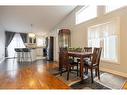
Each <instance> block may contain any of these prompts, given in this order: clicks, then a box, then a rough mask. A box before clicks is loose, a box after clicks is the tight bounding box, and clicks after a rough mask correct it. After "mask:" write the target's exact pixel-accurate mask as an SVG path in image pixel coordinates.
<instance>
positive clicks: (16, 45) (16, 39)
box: [7, 33, 25, 58]
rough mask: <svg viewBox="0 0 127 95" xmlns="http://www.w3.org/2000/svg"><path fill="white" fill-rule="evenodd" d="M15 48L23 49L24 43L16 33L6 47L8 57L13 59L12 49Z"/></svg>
mask: <svg viewBox="0 0 127 95" xmlns="http://www.w3.org/2000/svg"><path fill="white" fill-rule="evenodd" d="M15 48H25V45H24V42H23V40H22V38H21V36H20V34H19V33H16V34H15V35H14V37H13V39H12V41H11V43H10V44H9V46H8V48H7V49H8V57H9V58H13V57H14V53H15V51H14V49H15Z"/></svg>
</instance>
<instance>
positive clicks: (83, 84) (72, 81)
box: [56, 71, 109, 90]
mask: <svg viewBox="0 0 127 95" xmlns="http://www.w3.org/2000/svg"><path fill="white" fill-rule="evenodd" d="M56 77H57V78H58V79H59V80H61V81H63V82H64V83H65V84H67V85H68V86H70V87H71V88H72V89H82V90H83V89H84V90H89V89H109V88H107V87H105V86H103V85H101V84H99V83H97V82H94V83H91V78H90V74H88V78H87V79H84V80H83V81H81V80H80V77H77V73H76V72H75V71H71V72H70V75H69V80H67V72H64V73H63V74H62V76H60V74H58V75H56Z"/></svg>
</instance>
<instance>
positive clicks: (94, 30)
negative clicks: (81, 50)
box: [88, 20, 118, 62]
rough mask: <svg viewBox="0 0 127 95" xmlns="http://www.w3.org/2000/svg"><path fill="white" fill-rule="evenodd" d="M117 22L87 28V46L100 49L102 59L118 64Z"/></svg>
mask: <svg viewBox="0 0 127 95" xmlns="http://www.w3.org/2000/svg"><path fill="white" fill-rule="evenodd" d="M117 21H118V20H113V21H110V22H107V23H103V24H99V25H95V26H92V27H89V28H88V46H89V47H102V48H103V50H102V59H104V60H109V61H112V62H118V22H117Z"/></svg>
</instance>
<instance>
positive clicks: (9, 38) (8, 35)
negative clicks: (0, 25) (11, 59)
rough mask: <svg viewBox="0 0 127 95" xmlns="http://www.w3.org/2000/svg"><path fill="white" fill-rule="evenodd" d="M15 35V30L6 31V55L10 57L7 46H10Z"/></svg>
mask: <svg viewBox="0 0 127 95" xmlns="http://www.w3.org/2000/svg"><path fill="white" fill-rule="evenodd" d="M14 35H15V32H9V31H5V57H8V50H7V47H8V46H9V44H10V43H11V41H12V39H13V37H14Z"/></svg>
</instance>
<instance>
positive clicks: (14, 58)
mask: <svg viewBox="0 0 127 95" xmlns="http://www.w3.org/2000/svg"><path fill="white" fill-rule="evenodd" d="M14 62H15V54H14V60H13V64H14Z"/></svg>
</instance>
